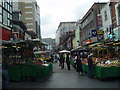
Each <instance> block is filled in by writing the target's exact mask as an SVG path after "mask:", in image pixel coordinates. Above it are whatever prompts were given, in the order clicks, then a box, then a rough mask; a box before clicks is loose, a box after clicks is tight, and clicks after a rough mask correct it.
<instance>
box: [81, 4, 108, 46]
mask: <svg viewBox="0 0 120 90" xmlns="http://www.w3.org/2000/svg"><path fill="white" fill-rule="evenodd" d="M105 4H106V3H94V4H93V5H92V7H91V8H90V9H89V10H88V12H87V13H86V14H85V15H84V17H83V18H82V19H81V28H82V30H81V42H82V45H85V44H89V43H91V42H96V41H98V40H101V39H103V33H102V34H100V35H99V34H98V32H99V31H102V20H101V19H102V18H101V13H100V10H101V9H102V8H103V6H104V5H105Z"/></svg>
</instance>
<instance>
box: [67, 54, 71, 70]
mask: <svg viewBox="0 0 120 90" xmlns="http://www.w3.org/2000/svg"><path fill="white" fill-rule="evenodd" d="M66 64H67V68H68V70H70V56H69V53H67V56H66Z"/></svg>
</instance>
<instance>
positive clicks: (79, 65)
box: [76, 53, 83, 75]
mask: <svg viewBox="0 0 120 90" xmlns="http://www.w3.org/2000/svg"><path fill="white" fill-rule="evenodd" d="M76 66H77V67H76V71H77V72H78V74H81V75H82V74H83V67H82V63H81V60H80V55H79V53H77V60H76Z"/></svg>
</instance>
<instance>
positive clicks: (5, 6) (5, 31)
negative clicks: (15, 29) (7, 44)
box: [0, 0, 13, 41]
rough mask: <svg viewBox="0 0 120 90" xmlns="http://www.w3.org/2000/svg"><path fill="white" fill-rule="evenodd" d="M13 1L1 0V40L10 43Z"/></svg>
mask: <svg viewBox="0 0 120 90" xmlns="http://www.w3.org/2000/svg"><path fill="white" fill-rule="evenodd" d="M12 5H13V4H12V0H8V1H7V0H0V32H1V34H2V35H0V36H1V37H0V39H1V40H5V41H10V40H11V39H12V38H13V36H12V24H11V21H12V9H13V7H12Z"/></svg>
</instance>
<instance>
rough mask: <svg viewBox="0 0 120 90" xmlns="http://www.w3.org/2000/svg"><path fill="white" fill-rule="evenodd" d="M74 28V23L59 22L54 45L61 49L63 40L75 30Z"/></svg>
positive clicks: (63, 43)
mask: <svg viewBox="0 0 120 90" xmlns="http://www.w3.org/2000/svg"><path fill="white" fill-rule="evenodd" d="M76 28H77V26H76V22H61V23H60V24H59V26H58V29H57V31H56V40H55V41H56V45H57V46H58V47H60V48H61V49H63V48H64V45H65V40H66V39H67V38H68V36H69V35H70V34H71V33H72V32H73V31H74V30H76ZM70 45H71V44H70ZM65 46H66V45H65Z"/></svg>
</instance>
